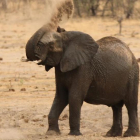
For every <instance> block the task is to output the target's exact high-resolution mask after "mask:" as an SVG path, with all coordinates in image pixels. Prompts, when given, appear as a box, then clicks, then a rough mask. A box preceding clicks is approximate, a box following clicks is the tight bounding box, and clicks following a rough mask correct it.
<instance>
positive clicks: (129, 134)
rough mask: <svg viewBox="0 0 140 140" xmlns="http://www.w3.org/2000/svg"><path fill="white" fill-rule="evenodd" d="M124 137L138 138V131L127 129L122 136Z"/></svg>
mask: <svg viewBox="0 0 140 140" xmlns="http://www.w3.org/2000/svg"><path fill="white" fill-rule="evenodd" d="M123 136H124V137H131V136H140V133H139V130H136V129H132V128H131V129H128V130H127V131H126V132H125V133H124V135H123Z"/></svg>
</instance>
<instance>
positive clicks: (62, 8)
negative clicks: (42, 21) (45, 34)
mask: <svg viewBox="0 0 140 140" xmlns="http://www.w3.org/2000/svg"><path fill="white" fill-rule="evenodd" d="M46 6H47V7H46V9H47V11H46V13H47V14H46V16H47V22H46V25H48V26H49V27H50V28H55V27H57V26H58V25H59V24H61V23H64V22H66V21H67V20H68V19H69V18H70V17H71V16H72V14H73V10H74V5H73V1H72V0H57V1H56V0H46ZM46 25H45V26H46Z"/></svg>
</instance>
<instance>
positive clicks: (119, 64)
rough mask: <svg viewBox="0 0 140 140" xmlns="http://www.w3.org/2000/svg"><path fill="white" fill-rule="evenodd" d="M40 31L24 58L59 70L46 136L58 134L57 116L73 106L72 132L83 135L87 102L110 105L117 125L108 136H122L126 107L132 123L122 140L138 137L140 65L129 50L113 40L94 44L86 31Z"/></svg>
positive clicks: (56, 71)
mask: <svg viewBox="0 0 140 140" xmlns="http://www.w3.org/2000/svg"><path fill="white" fill-rule="evenodd" d="M40 32H42V29H40V30H38V31H37V32H36V33H35V34H34V36H33V37H32V38H31V39H30V40H29V42H28V43H27V46H26V54H27V58H28V59H29V60H31V61H33V60H39V59H40V60H41V62H39V64H40V65H45V68H46V71H48V70H49V69H50V68H52V67H55V78H56V94H55V98H54V101H53V105H52V107H51V111H50V113H49V116H48V122H49V128H48V132H47V134H53V132H55V133H60V130H59V126H58V118H59V116H60V114H61V112H62V111H63V109H64V108H65V107H66V106H67V105H68V104H69V124H70V133H69V134H70V135H80V134H81V133H80V113H81V106H82V104H83V102H84V101H85V102H87V103H90V104H96V105H98V104H104V105H107V106H111V108H112V110H113V125H112V127H111V129H110V130H109V131H108V132H107V134H106V135H107V136H113V137H115V136H121V135H122V130H123V126H122V107H123V105H124V104H125V106H126V108H127V110H128V116H129V122H128V129H127V131H126V132H125V133H124V136H126V137H127V136H138V135H139V126H138V114H137V104H138V82H139V67H138V63H137V61H136V59H135V57H134V55H133V54H132V52H131V51H130V50H129V48H128V47H127V46H126V45H125V44H124V43H123V42H122V41H120V40H119V39H116V38H114V37H105V38H102V39H100V40H98V41H97V42H95V41H94V40H93V39H92V37H90V36H89V35H87V34H85V33H82V32H74V31H68V32H67V31H66V32H65V31H64V32H61V31H60V32H59V33H58V32H45V33H44V32H42V34H39V33H40ZM28 50H30V51H28ZM93 117H94V116H93Z"/></svg>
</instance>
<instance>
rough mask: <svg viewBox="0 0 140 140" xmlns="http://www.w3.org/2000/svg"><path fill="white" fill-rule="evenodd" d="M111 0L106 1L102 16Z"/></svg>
mask: <svg viewBox="0 0 140 140" xmlns="http://www.w3.org/2000/svg"><path fill="white" fill-rule="evenodd" d="M109 1H110V0H107V1H106V3H105V6H104V8H103V12H102V17H104V14H105V10H106V7H107V5H108V3H109Z"/></svg>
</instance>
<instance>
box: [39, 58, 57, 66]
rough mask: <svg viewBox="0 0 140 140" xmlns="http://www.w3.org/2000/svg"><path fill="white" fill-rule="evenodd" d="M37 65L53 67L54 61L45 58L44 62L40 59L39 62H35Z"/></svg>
mask: <svg viewBox="0 0 140 140" xmlns="http://www.w3.org/2000/svg"><path fill="white" fill-rule="evenodd" d="M38 58H39V57H38ZM37 64H38V65H46V64H47V65H50V66H54V65H55V62H54V60H53V59H52V58H50V57H46V59H45V60H42V59H40V58H39V60H37Z"/></svg>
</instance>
